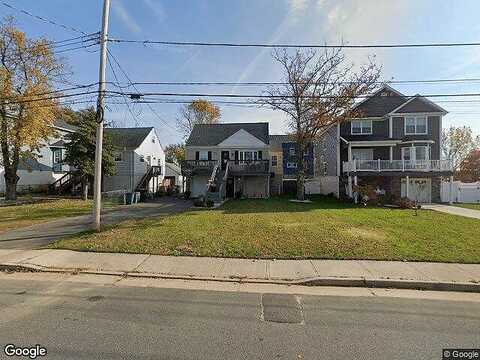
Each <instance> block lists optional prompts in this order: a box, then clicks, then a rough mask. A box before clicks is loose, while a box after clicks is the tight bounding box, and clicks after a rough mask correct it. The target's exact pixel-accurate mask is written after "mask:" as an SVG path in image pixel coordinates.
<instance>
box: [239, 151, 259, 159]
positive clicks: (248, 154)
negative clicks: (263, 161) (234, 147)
mask: <svg viewBox="0 0 480 360" xmlns="http://www.w3.org/2000/svg"><path fill="white" fill-rule="evenodd" d="M238 155H239V160H240V161H254V160H259V156H258V151H240V152H239V154H238Z"/></svg>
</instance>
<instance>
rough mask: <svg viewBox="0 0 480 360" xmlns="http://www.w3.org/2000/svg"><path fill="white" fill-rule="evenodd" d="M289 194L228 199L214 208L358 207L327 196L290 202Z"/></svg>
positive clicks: (238, 211)
mask: <svg viewBox="0 0 480 360" xmlns="http://www.w3.org/2000/svg"><path fill="white" fill-rule="evenodd" d="M291 199H293V197H291V196H275V197H271V198H270V199H244V200H230V201H228V202H227V203H225V204H224V205H223V206H221V207H219V208H218V209H215V210H216V211H221V212H223V213H224V214H248V213H252V214H253V213H280V212H283V213H293V212H297V213H298V212H310V211H315V210H339V209H356V208H358V209H360V208H361V207H360V206H358V205H354V204H351V203H347V202H344V201H341V200H338V199H335V198H332V197H329V196H319V195H315V196H309V197H308V199H309V200H311V201H312V202H311V203H297V202H291V201H290V200H291Z"/></svg>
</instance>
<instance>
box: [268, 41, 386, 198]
mask: <svg viewBox="0 0 480 360" xmlns="http://www.w3.org/2000/svg"><path fill="white" fill-rule="evenodd" d="M272 56H273V58H274V59H275V60H276V61H277V62H278V63H279V64H280V65H281V66H282V68H283V71H284V74H285V79H284V82H283V84H282V85H280V86H272V87H269V88H268V89H267V90H266V91H265V92H264V95H265V96H264V97H263V98H262V99H261V100H260V102H261V103H262V104H263V105H266V106H269V107H271V108H272V109H273V110H281V111H283V112H285V113H286V114H287V115H288V117H289V124H288V125H289V127H290V129H291V130H292V136H293V138H294V139H295V141H296V148H297V149H296V160H297V199H299V200H304V198H305V194H304V184H305V172H306V164H305V161H304V152H305V149H306V147H307V146H308V144H310V143H313V142H315V141H316V140H317V139H320V138H321V137H322V136H323V135H324V134H325V133H326V131H328V130H329V129H330V128H331V127H332V126H334V125H336V124H338V123H339V122H342V121H345V120H346V119H348V118H350V117H354V115H355V114H354V111H353V110H352V109H353V106H354V105H355V102H356V99H358V97H359V96H362V95H364V94H367V93H369V92H371V91H372V90H373V89H374V88H375V86H376V85H377V81H378V79H379V77H380V72H381V68H380V67H378V66H377V65H376V64H375V63H374V61H373V59H372V58H370V59H369V62H368V63H367V64H365V65H363V66H361V67H360V68H359V69H358V70H357V71H355V70H354V65H353V64H346V61H345V55H344V54H343V51H342V48H334V49H325V51H324V52H323V53H321V54H320V55H318V54H317V53H316V52H315V51H313V50H308V51H301V50H297V51H296V52H295V53H294V54H289V53H288V52H287V50H286V49H283V50H276V51H274V53H273V55H272Z"/></svg>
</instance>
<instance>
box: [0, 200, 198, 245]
mask: <svg viewBox="0 0 480 360" xmlns="http://www.w3.org/2000/svg"><path fill="white" fill-rule="evenodd" d="M190 207H191V202H190V201H186V200H181V199H175V198H162V199H161V200H159V201H157V202H152V203H141V204H137V205H131V206H122V207H121V208H119V209H115V210H111V211H107V212H105V213H103V215H102V224H103V225H111V224H116V223H119V222H122V221H125V220H130V219H142V218H148V217H155V216H162V215H170V214H175V213H178V212H181V211H184V210H187V209H189V208H190ZM91 228H92V215H83V216H76V217H70V218H64V219H59V220H55V221H50V222H47V223H41V224H37V225H32V226H29V227H24V228H20V229H15V230H12V231H7V232H5V233H2V234H0V249H36V248H40V247H44V246H46V245H48V244H51V243H52V242H55V241H56V240H58V239H61V238H64V237H67V236H71V235H74V234H78V233H80V232H84V231H88V230H91Z"/></svg>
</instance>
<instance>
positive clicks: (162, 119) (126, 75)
mask: <svg viewBox="0 0 480 360" xmlns="http://www.w3.org/2000/svg"><path fill="white" fill-rule="evenodd" d="M107 51H108V54H109V55H110V56H111V57H112V59H113V61H115V63H116V64H117V66H118V68H119V69H120V71H121V72H122V73H123V75H124V76H125V78H126V79H127V80H128V81H129V83H130V84H131V86H133V88H134V89H135V90H136V91H138V89H137V87H136V86H135V84H134V83H133V82H132V80H131V79H130V77H129V76H128V74H127V72H126V71H125V70H124V69H123V67H122V66H121V65H120V62H119V61H118V60H117V59H116V57H115V56H114V55H113V54H112V53H111V51H110V50H107ZM147 106H148V108H149V109H150V111H151V112H152V113H153V114H154V115H155V116H156V117H157V118H158V119H159V120H160V121H161V122H163V123H164V124H165V125H166V126H167V127H169V128H171V129H172V130H174V131H176V129H175V128H173V127H172V126H171V125H170V124H169V123H168V122H167V121H166V120H165V119H164V118H163V117H162V116H160V114H158V113H157V111H155V109H154V108H153V106H151V105H150V104H148V105H147Z"/></svg>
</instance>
